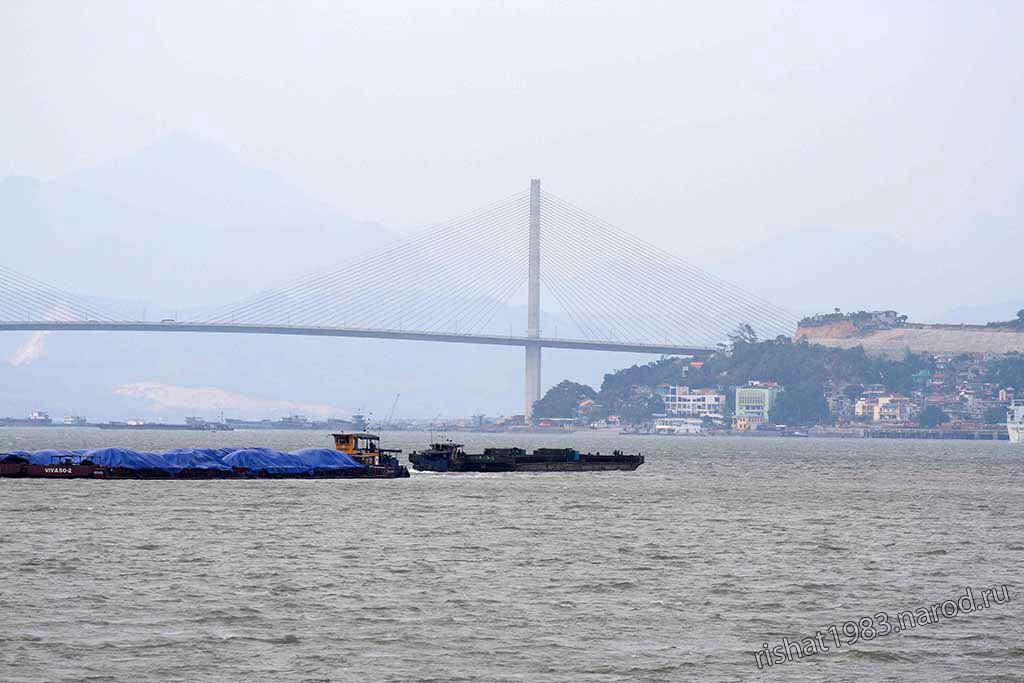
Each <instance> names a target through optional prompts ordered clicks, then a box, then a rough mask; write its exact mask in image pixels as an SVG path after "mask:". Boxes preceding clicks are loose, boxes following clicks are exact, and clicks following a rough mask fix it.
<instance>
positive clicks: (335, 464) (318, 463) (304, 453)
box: [292, 448, 366, 470]
mask: <svg viewBox="0 0 1024 683" xmlns="http://www.w3.org/2000/svg"><path fill="white" fill-rule="evenodd" d="M292 455H294V456H295V457H297V458H299V459H300V460H302V462H304V463H306V464H307V465H309V466H310V467H312V468H314V469H318V470H352V469H360V468H363V467H366V465H364V464H362V463H361V462H358V461H356V460H354V459H353V458H352V456H351V455H349V454H348V453H342V452H341V451H336V450H334V449H333V448H303V449H302V450H300V451H294V452H292Z"/></svg>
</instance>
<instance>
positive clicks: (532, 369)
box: [523, 178, 541, 420]
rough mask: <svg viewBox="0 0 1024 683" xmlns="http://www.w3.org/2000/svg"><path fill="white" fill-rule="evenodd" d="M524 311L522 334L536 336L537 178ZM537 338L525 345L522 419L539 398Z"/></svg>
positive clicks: (532, 201)
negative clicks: (524, 332) (526, 300)
mask: <svg viewBox="0 0 1024 683" xmlns="http://www.w3.org/2000/svg"><path fill="white" fill-rule="evenodd" d="M528 282H529V285H528V294H527V296H528V303H527V314H526V336H527V338H529V339H538V340H539V339H540V178H533V179H531V180H530V276H529V280H528ZM540 349H541V345H540V342H539V341H538V342H536V343H528V344H527V345H526V364H525V368H526V373H525V382H524V386H525V390H526V396H525V399H526V406H525V407H524V409H523V414H524V415H526V419H527V420H530V419H531V418H532V417H533V404H534V402H536V401H539V400H540V390H541V386H540V382H541V379H540Z"/></svg>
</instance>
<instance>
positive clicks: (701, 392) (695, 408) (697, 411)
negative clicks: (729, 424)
mask: <svg viewBox="0 0 1024 683" xmlns="http://www.w3.org/2000/svg"><path fill="white" fill-rule="evenodd" d="M658 395H659V396H660V397H661V400H662V403H664V405H665V412H666V413H667V414H669V415H672V416H675V417H705V416H707V415H721V414H722V413H723V412H725V396H724V395H722V394H716V393H715V391H714V390H713V389H690V387H681V386H672V385H669V384H663V385H661V386H659V387H658Z"/></svg>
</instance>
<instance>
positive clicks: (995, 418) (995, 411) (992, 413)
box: [984, 406, 1006, 425]
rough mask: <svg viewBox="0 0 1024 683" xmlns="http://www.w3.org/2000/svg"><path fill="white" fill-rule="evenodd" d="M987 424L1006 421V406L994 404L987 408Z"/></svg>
mask: <svg viewBox="0 0 1024 683" xmlns="http://www.w3.org/2000/svg"><path fill="white" fill-rule="evenodd" d="M984 419H985V424H987V425H997V424H1002V423H1004V422H1006V408H1004V407H1003V406H992V407H991V408H988V409H986V410H985V418H984Z"/></svg>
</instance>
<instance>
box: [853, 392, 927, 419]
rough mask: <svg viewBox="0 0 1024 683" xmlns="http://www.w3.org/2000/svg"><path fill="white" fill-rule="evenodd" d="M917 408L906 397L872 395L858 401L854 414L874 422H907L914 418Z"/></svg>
mask: <svg viewBox="0 0 1024 683" xmlns="http://www.w3.org/2000/svg"><path fill="white" fill-rule="evenodd" d="M916 407H917V406H915V405H914V403H913V401H911V400H910V399H909V398H907V397H906V396H897V395H896V394H881V395H876V394H872V395H870V396H862V397H861V398H860V399H858V401H857V404H856V406H855V407H854V413H855V414H856V415H857V417H861V418H865V419H869V420H871V421H872V422H907V421H908V420H910V419H911V418H912V417H913V415H914V412H915V410H916Z"/></svg>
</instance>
